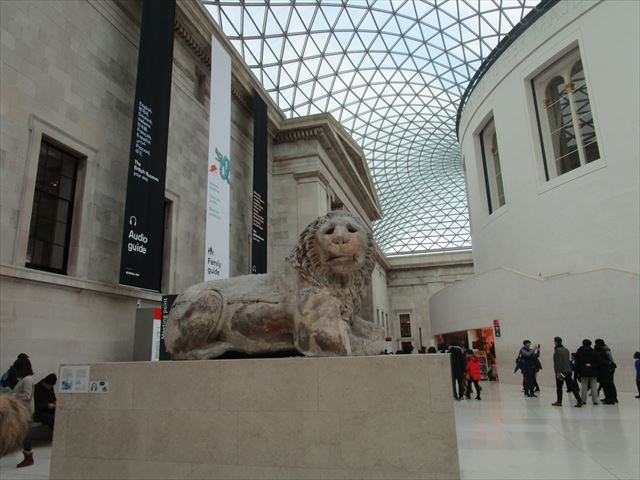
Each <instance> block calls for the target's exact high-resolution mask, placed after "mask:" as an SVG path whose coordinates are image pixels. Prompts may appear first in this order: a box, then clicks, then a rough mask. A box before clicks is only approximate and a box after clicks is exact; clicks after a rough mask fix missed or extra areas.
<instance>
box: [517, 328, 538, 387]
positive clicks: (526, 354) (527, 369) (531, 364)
mask: <svg viewBox="0 0 640 480" xmlns="http://www.w3.org/2000/svg"><path fill="white" fill-rule="evenodd" d="M539 356H540V345H538V346H536V347H535V348H533V349H532V348H531V340H524V341H523V342H522V348H521V349H520V352H519V353H518V358H519V359H520V368H521V369H522V375H523V377H524V395H525V397H535V395H534V388H535V385H536V369H537V368H538V363H539V362H538V357H539Z"/></svg>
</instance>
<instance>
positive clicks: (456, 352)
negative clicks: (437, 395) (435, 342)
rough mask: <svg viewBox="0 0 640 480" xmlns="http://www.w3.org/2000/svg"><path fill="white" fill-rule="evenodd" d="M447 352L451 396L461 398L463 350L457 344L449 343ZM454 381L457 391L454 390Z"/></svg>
mask: <svg viewBox="0 0 640 480" xmlns="http://www.w3.org/2000/svg"><path fill="white" fill-rule="evenodd" d="M449 354H450V355H451V377H452V382H453V398H455V399H456V400H462V397H463V396H464V394H465V385H464V374H465V367H466V362H465V358H464V352H463V351H462V348H460V347H459V346H458V345H451V346H450V347H449ZM456 383H457V384H458V391H457V392H456Z"/></svg>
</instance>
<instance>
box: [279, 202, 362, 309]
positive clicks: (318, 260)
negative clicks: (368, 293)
mask: <svg viewBox="0 0 640 480" xmlns="http://www.w3.org/2000/svg"><path fill="white" fill-rule="evenodd" d="M288 260H289V261H290V262H291V263H292V264H293V266H294V267H295V268H296V269H297V270H298V272H299V273H300V275H301V276H302V277H303V278H305V279H306V280H308V281H310V282H311V283H313V284H315V285H318V286H323V287H329V288H331V289H334V290H336V292H335V293H336V296H338V297H340V298H341V299H342V300H343V301H344V302H345V303H346V304H351V305H353V307H355V309H357V308H358V307H359V306H360V302H361V301H362V295H363V293H364V289H365V287H366V286H367V285H368V284H369V282H370V280H371V272H372V271H373V236H372V235H371V231H370V230H369V228H368V227H366V226H365V225H363V223H362V222H361V221H360V220H359V219H358V218H357V217H356V216H354V215H353V214H351V213H349V212H347V211H344V210H334V211H332V212H329V213H327V214H326V215H323V216H321V217H318V218H317V219H316V220H315V221H313V222H311V223H310V224H309V226H307V228H306V229H305V230H304V231H303V232H302V233H301V234H300V238H299V240H298V244H297V245H296V247H295V249H294V250H293V252H292V253H291V255H290V256H289V257H288Z"/></svg>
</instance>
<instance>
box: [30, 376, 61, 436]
mask: <svg viewBox="0 0 640 480" xmlns="http://www.w3.org/2000/svg"><path fill="white" fill-rule="evenodd" d="M57 381H58V377H57V376H56V374H55V373H50V374H49V375H47V376H46V377H44V378H43V379H42V380H40V381H39V382H38V383H36V384H35V386H34V387H33V399H34V406H35V412H34V413H33V418H34V420H36V421H39V422H42V423H44V424H45V425H48V426H49V428H50V429H51V430H53V424H54V422H55V415H56V394H55V392H54V388H53V387H54V386H55V384H56V382H57Z"/></svg>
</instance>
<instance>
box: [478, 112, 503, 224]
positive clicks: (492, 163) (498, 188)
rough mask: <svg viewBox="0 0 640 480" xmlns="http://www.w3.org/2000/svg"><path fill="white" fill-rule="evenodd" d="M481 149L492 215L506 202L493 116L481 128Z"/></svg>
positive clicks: (488, 203) (488, 201)
mask: <svg viewBox="0 0 640 480" xmlns="http://www.w3.org/2000/svg"><path fill="white" fill-rule="evenodd" d="M480 150H481V152H482V170H483V172H484V183H485V188H486V192H487V205H488V207H489V215H491V214H492V213H493V212H494V211H495V210H497V209H498V208H500V207H501V206H503V205H504V204H505V197H504V186H503V184H502V167H501V166H500V152H499V150H498V137H497V134H496V126H495V122H494V120H493V117H492V118H491V119H490V120H489V121H488V122H487V124H486V125H485V126H484V127H483V128H482V130H480Z"/></svg>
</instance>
